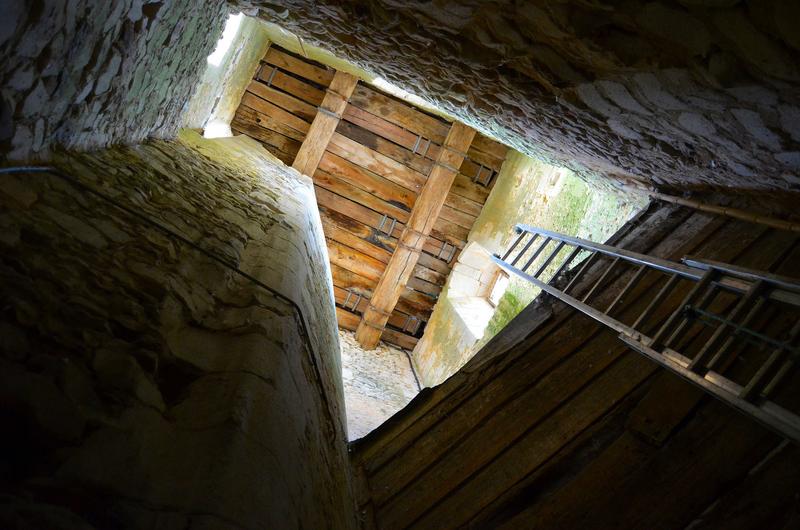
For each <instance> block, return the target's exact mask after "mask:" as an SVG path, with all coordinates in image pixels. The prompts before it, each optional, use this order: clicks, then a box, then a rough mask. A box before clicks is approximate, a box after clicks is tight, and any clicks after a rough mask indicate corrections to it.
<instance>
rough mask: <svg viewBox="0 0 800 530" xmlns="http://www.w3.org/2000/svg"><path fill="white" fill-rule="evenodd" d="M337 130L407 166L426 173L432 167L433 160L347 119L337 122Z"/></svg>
mask: <svg viewBox="0 0 800 530" xmlns="http://www.w3.org/2000/svg"><path fill="white" fill-rule="evenodd" d="M337 132H339V133H340V134H342V135H343V136H346V137H347V138H350V139H351V140H353V141H355V142H358V143H360V144H361V145H364V146H366V147H369V148H370V149H372V150H373V151H377V152H379V153H381V154H382V155H386V156H388V157H389V158H391V159H393V160H396V161H397V162H400V163H401V164H403V165H405V166H408V167H409V168H411V169H413V170H415V171H418V172H420V173H422V174H423V175H427V174H428V173H430V171H431V168H432V167H433V160H431V159H429V158H424V157H422V156H420V155H418V154H415V153H413V152H412V151H411V150H410V149H406V148H405V147H403V146H401V145H398V144H396V143H394V142H391V141H389V140H386V139H385V138H383V137H381V136H380V135H378V134H375V133H374V132H372V131H369V130H367V129H364V128H363V127H359V126H358V125H355V124H353V123H350V122H349V121H346V120H342V121H341V122H340V123H339V127H338V128H337Z"/></svg>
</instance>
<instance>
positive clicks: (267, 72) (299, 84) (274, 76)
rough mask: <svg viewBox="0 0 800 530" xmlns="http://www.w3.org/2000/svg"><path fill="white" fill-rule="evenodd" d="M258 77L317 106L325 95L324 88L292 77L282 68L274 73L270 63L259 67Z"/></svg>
mask: <svg viewBox="0 0 800 530" xmlns="http://www.w3.org/2000/svg"><path fill="white" fill-rule="evenodd" d="M256 77H257V79H258V80H259V81H263V82H264V83H266V84H267V85H269V86H271V87H274V88H276V89H278V90H282V91H283V92H286V93H287V94H291V95H292V96H294V97H296V98H299V99H301V100H302V101H305V102H306V103H309V104H311V105H313V106H315V107H318V106H319V105H320V104H321V103H322V100H323V98H324V97H325V91H324V90H320V89H318V88H316V87H314V86H312V85H311V84H309V83H307V82H303V81H301V80H300V79H297V78H296V77H292V76H290V75H288V74H286V73H284V72H282V71H281V70H275V72H274V73H273V67H272V66H270V65H268V64H263V65H262V66H261V67H260V68H259V70H258V75H257V76H256Z"/></svg>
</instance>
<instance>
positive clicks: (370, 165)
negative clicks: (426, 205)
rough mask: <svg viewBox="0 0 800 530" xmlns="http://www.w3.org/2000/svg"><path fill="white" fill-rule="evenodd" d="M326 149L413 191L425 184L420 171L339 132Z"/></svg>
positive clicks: (423, 176)
mask: <svg viewBox="0 0 800 530" xmlns="http://www.w3.org/2000/svg"><path fill="white" fill-rule="evenodd" d="M328 150H329V151H330V152H331V153H334V154H336V155H338V156H340V157H342V158H346V159H347V160H349V161H351V162H353V163H355V164H358V165H359V166H361V167H363V168H365V169H368V170H370V171H372V172H374V173H377V174H378V175H381V176H382V177H384V178H387V179H389V180H391V181H392V182H395V183H397V184H399V185H400V186H403V187H404V188H406V189H408V190H411V191H412V192H414V193H417V192H419V191H420V190H421V189H422V186H423V184H425V180H426V177H425V175H423V174H422V173H420V172H418V171H414V170H413V169H411V168H409V167H407V166H405V165H403V164H401V163H400V162H397V161H396V160H393V159H391V158H389V157H388V156H386V155H382V154H380V153H378V152H377V151H373V150H372V149H370V148H368V147H366V146H364V145H361V144H360V143H358V142H356V141H354V140H351V139H350V138H348V137H346V136H343V135H341V134H338V133H335V134H334V135H333V137H332V138H331V143H330V146H329V147H328Z"/></svg>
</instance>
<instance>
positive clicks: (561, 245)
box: [533, 241, 565, 278]
mask: <svg viewBox="0 0 800 530" xmlns="http://www.w3.org/2000/svg"><path fill="white" fill-rule="evenodd" d="M564 245H565V243H564V242H563V241H559V242H558V245H556V248H555V250H554V251H553V252H551V253H550V255H549V256H547V259H546V260H544V263H542V266H541V267H539V268H538V269H536V273H535V274H534V275H533V276H534V278H538V277H539V275H540V274H541V273H543V272H544V270H545V269H546V268H547V266H548V265H550V263H551V262H552V261H553V258H555V257H556V255H558V253H559V252H561V249H562V248H564Z"/></svg>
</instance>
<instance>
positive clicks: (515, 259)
mask: <svg viewBox="0 0 800 530" xmlns="http://www.w3.org/2000/svg"><path fill="white" fill-rule="evenodd" d="M532 235H533V237H531V238H530V240H529V241H528V242H527V243H525V246H524V247H522V250H521V251H520V253H519V254H517V257H516V258H514V261H512V262H511V266H512V267H513V266H514V265H516V264H517V262H518V261H519V259H520V258H521V257H522V256H523V255H525V253H526V252H528V249H529V248H531V245H533V242H534V241H536V238H537V237H539V234H532Z"/></svg>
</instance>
